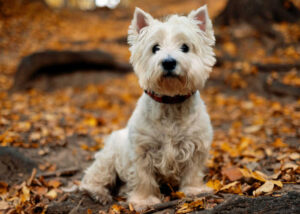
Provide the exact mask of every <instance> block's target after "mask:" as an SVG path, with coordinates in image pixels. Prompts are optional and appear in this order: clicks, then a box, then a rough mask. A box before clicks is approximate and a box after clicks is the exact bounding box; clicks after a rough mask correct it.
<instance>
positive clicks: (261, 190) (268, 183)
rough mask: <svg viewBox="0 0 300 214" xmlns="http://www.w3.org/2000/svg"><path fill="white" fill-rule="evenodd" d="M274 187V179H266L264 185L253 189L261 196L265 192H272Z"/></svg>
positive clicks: (254, 192) (254, 193) (255, 194)
mask: <svg viewBox="0 0 300 214" xmlns="http://www.w3.org/2000/svg"><path fill="white" fill-rule="evenodd" d="M273 189H274V183H273V182H272V181H266V182H265V183H264V184H263V185H261V186H260V187H259V188H258V189H256V190H255V191H253V195H254V196H259V195H262V194H264V193H271V192H272V191H273Z"/></svg>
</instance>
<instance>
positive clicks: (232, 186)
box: [220, 181, 242, 194]
mask: <svg viewBox="0 0 300 214" xmlns="http://www.w3.org/2000/svg"><path fill="white" fill-rule="evenodd" d="M220 191H224V192H229V193H235V194H241V193H242V187H241V183H240V182H238V181H234V182H232V183H229V184H227V185H225V186H223V187H222V188H221V189H220Z"/></svg>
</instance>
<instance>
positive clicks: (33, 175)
mask: <svg viewBox="0 0 300 214" xmlns="http://www.w3.org/2000/svg"><path fill="white" fill-rule="evenodd" d="M35 176H36V168H33V170H32V173H31V176H30V178H29V179H28V180H27V186H30V185H31V183H32V181H33V179H34V178H35Z"/></svg>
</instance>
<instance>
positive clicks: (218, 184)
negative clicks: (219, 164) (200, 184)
mask: <svg viewBox="0 0 300 214" xmlns="http://www.w3.org/2000/svg"><path fill="white" fill-rule="evenodd" d="M206 186H208V187H210V188H212V189H214V190H215V191H219V190H220V189H221V187H222V184H221V182H220V181H219V180H209V181H208V182H207V183H206Z"/></svg>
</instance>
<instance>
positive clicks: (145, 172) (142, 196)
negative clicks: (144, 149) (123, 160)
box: [128, 154, 161, 211]
mask: <svg viewBox="0 0 300 214" xmlns="http://www.w3.org/2000/svg"><path fill="white" fill-rule="evenodd" d="M151 161H152V158H151V157H150V156H147V154H146V157H143V158H138V159H137V161H136V171H135V172H136V173H135V177H134V178H133V180H131V181H129V182H132V185H133V186H134V188H133V191H132V192H131V193H130V194H129V198H128V202H129V203H131V204H132V205H133V206H134V208H135V210H137V211H142V210H145V209H146V208H147V207H150V206H151V205H154V204H157V203H160V202H161V200H160V199H159V197H160V190H159V185H158V183H157V182H156V180H155V174H154V170H153V166H152V162H151Z"/></svg>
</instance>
